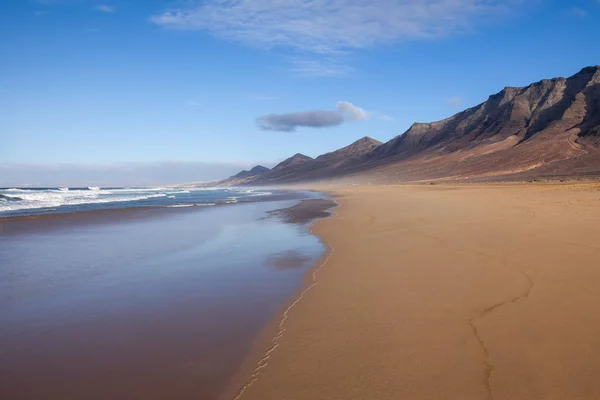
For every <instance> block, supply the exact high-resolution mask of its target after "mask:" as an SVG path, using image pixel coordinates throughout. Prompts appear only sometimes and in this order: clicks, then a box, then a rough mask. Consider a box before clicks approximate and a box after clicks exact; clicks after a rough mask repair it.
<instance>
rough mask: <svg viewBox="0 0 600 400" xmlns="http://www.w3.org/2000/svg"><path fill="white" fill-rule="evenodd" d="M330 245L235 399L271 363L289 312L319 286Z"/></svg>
mask: <svg viewBox="0 0 600 400" xmlns="http://www.w3.org/2000/svg"><path fill="white" fill-rule="evenodd" d="M328 247H329V254H328V255H327V258H325V261H323V263H322V264H321V265H320V266H319V267H317V268H315V270H314V271H313V273H312V283H311V284H310V285H309V286H308V287H307V288H306V289H304V290H303V291H302V293H300V296H298V298H297V299H296V300H294V302H293V303H292V304H290V306H289V307H288V308H286V309H285V311H284V312H283V315H282V317H281V321H280V322H279V325H278V328H279V331H278V332H277V334H276V335H275V336H274V337H273V339H272V341H271V347H270V348H269V349H268V350H267V351H266V353H265V354H264V356H263V357H262V358H261V359H260V360H258V362H257V363H256V367H255V368H254V370H253V371H252V375H250V380H249V381H248V382H247V383H246V384H245V385H244V386H242V388H241V389H240V391H239V392H238V394H237V396H235V397H234V398H233V400H239V399H240V398H241V397H242V396H243V395H244V393H245V392H246V390H248V388H250V386H252V385H253V384H254V382H256V381H257V380H258V377H259V376H260V371H261V370H262V369H263V368H265V367H266V366H267V365H268V364H269V363H268V361H269V358H271V354H272V353H273V352H274V351H275V350H277V348H278V347H279V339H281V338H282V337H283V333H284V332H285V327H284V325H285V321H286V320H287V319H288V314H289V312H290V311H291V310H292V309H293V308H294V307H295V306H296V305H297V304H298V303H300V301H301V300H302V299H303V298H304V295H305V294H306V293H308V292H309V291H310V290H311V289H312V288H313V287H315V286H317V284H318V283H319V282H318V281H317V274H318V273H319V271H321V269H323V267H324V266H325V265H326V264H327V263H328V262H329V259H330V258H331V256H332V255H333V253H334V252H335V249H334V248H333V246H332V245H328Z"/></svg>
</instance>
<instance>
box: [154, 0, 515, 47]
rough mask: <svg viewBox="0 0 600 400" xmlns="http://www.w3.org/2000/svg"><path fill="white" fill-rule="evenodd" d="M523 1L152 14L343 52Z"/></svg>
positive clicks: (281, 43)
mask: <svg viewBox="0 0 600 400" xmlns="http://www.w3.org/2000/svg"><path fill="white" fill-rule="evenodd" d="M525 1H526V0H311V1H307V0H204V1H201V2H200V1H191V2H190V3H189V5H188V6H185V7H183V8H177V9H172V10H168V11H165V12H163V13H162V14H159V15H155V16H153V17H151V18H150V21H151V22H153V23H155V24H158V25H161V26H165V27H170V28H177V29H190V30H203V31H207V32H210V33H211V34H213V35H214V36H216V37H219V38H222V39H225V40H231V41H234V42H239V43H243V44H246V45H250V46H259V47H263V48H273V47H287V48H294V49H300V50H303V51H308V52H312V53H318V54H329V55H332V54H334V55H335V54H338V55H339V54H343V53H346V52H348V51H352V50H357V49H367V48H371V47H373V46H376V45H378V44H382V43H389V42H394V41H401V40H412V39H428V38H436V37H443V36H447V35H450V34H453V33H457V32H461V31H465V30H468V29H470V28H471V27H472V26H473V25H474V24H476V23H477V22H479V21H483V22H485V21H486V18H489V17H494V18H497V17H498V16H499V15H500V13H503V12H507V11H508V10H510V9H511V7H512V6H514V5H519V4H521V3H524V2H525Z"/></svg>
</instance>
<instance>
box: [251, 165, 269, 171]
mask: <svg viewBox="0 0 600 400" xmlns="http://www.w3.org/2000/svg"><path fill="white" fill-rule="evenodd" d="M265 171H270V170H269V168H267V167H263V166H262V165H257V166H255V167H254V168H252V169H251V170H250V172H265Z"/></svg>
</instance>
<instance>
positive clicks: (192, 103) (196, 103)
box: [185, 99, 203, 107]
mask: <svg viewBox="0 0 600 400" xmlns="http://www.w3.org/2000/svg"><path fill="white" fill-rule="evenodd" d="M185 105H186V106H188V107H202V106H203V103H202V102H201V101H200V100H198V99H189V100H188V101H186V102H185Z"/></svg>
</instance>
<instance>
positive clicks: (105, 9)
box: [94, 4, 116, 13]
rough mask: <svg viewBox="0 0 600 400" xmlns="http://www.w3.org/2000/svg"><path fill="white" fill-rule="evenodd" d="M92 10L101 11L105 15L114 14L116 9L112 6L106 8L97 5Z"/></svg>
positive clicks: (105, 6)
mask: <svg viewBox="0 0 600 400" xmlns="http://www.w3.org/2000/svg"><path fill="white" fill-rule="evenodd" d="M94 10H96V11H102V12H105V13H114V12H115V11H116V9H115V8H114V7H113V6H108V5H106V4H99V5H97V6H95V7H94Z"/></svg>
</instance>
